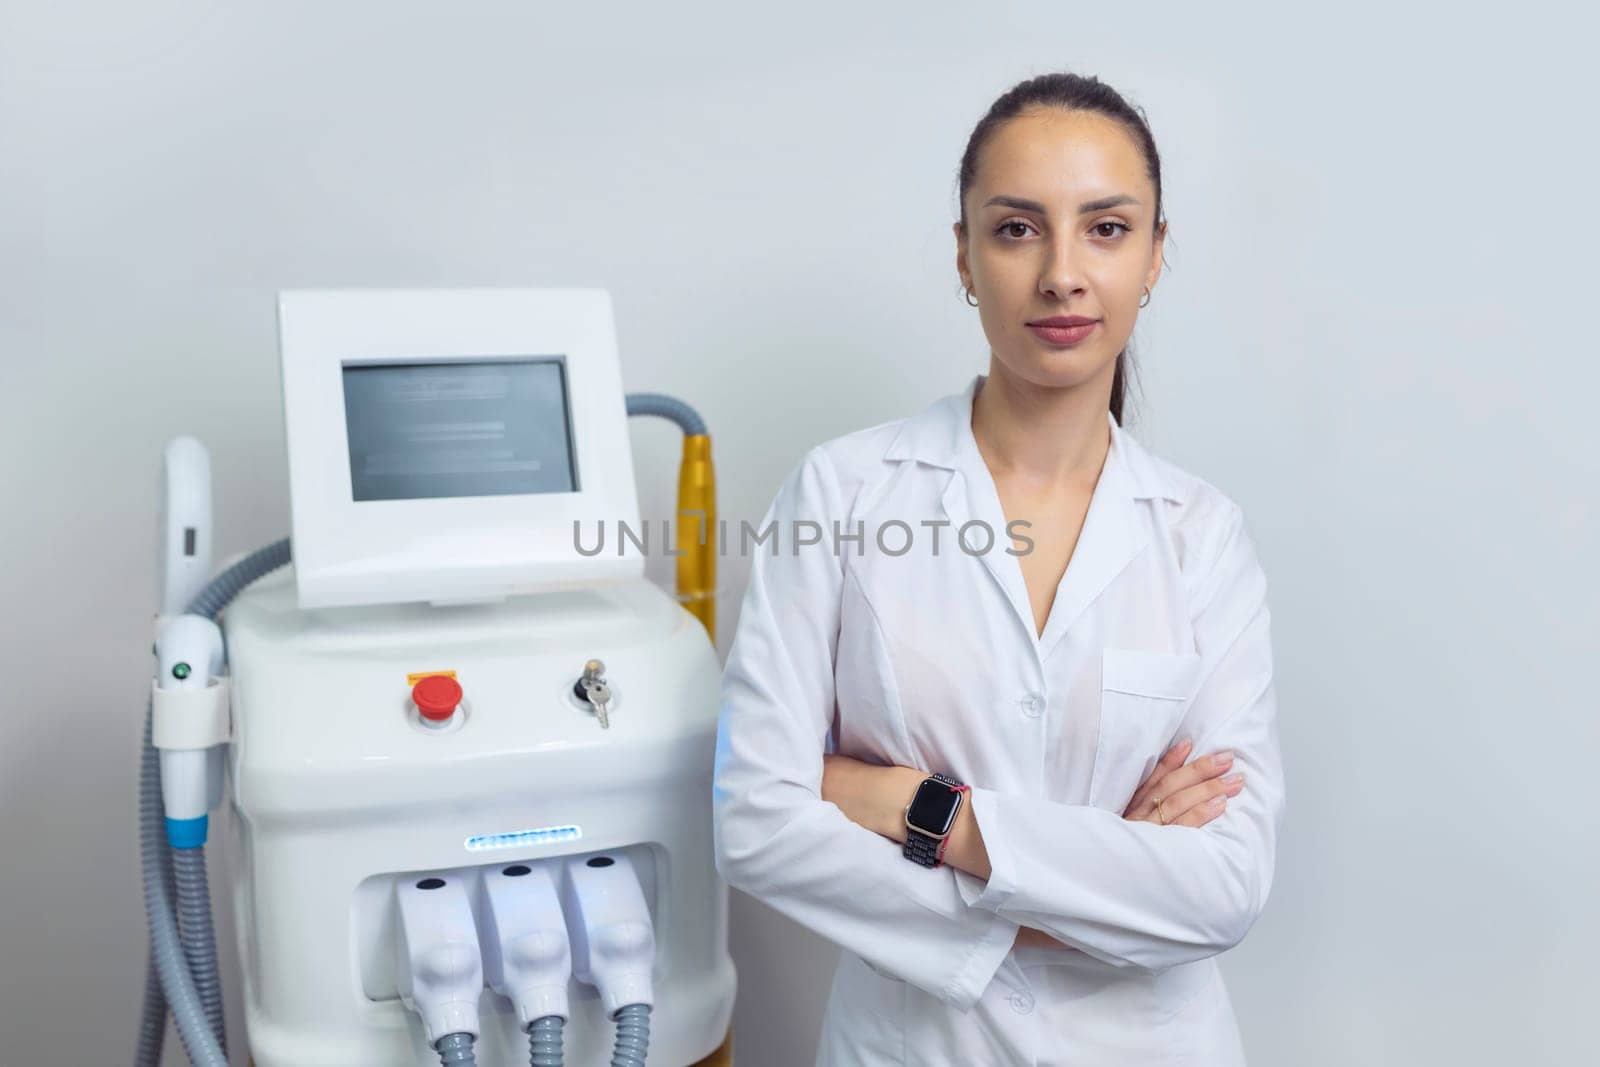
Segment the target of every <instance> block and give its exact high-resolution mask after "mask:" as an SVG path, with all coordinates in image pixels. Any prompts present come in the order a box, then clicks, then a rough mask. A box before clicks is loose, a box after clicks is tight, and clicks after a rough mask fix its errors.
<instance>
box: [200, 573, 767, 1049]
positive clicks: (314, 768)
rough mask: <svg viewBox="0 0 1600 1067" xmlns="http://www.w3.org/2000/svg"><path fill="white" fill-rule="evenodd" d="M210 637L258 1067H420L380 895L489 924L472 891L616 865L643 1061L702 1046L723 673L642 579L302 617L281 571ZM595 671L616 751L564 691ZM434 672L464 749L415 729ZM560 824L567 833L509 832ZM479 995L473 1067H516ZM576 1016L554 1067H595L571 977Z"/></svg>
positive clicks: (716, 936) (671, 606) (595, 1041)
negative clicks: (527, 875) (448, 893)
mask: <svg viewBox="0 0 1600 1067" xmlns="http://www.w3.org/2000/svg"><path fill="white" fill-rule="evenodd" d="M225 622H226V633H227V639H228V646H229V652H230V656H231V659H232V665H233V693H234V738H233V744H232V762H231V765H230V770H231V772H232V790H233V793H232V796H233V810H232V812H231V818H229V819H228V820H227V823H228V830H227V839H228V841H229V851H230V863H231V866H232V868H233V885H234V913H235V919H236V930H237V937H238V940H239V955H240V959H241V961H242V964H243V968H242V969H243V973H244V1006H245V1015H246V1019H245V1021H246V1029H247V1032H248V1035H249V1041H250V1048H251V1052H252V1055H253V1056H254V1059H255V1063H256V1067H291V1065H293V1067H303V1065H306V1064H335V1063H337V1064H341V1065H347V1067H380V1065H381V1067H393V1065H395V1064H413V1063H414V1064H418V1065H429V1064H436V1063H437V1062H438V1059H437V1054H436V1053H432V1052H429V1051H427V1047H426V1044H425V1041H424V1034H423V1030H422V1023H421V1021H420V1020H419V1019H418V1017H417V1015H416V1014H415V1013H414V1012H412V1011H409V1010H407V1009H406V1008H405V1006H404V1004H403V1003H402V1000H401V997H400V994H399V990H398V987H397V983H396V976H397V973H398V967H397V964H398V961H397V960H396V958H395V953H396V949H395V944H396V940H397V929H396V924H397V923H398V921H399V918H398V915H397V913H396V905H395V895H394V884H395V880H396V879H397V878H402V877H404V878H421V877H426V876H427V875H429V874H432V873H444V872H455V873H456V874H458V875H462V874H464V876H465V877H466V878H468V879H469V885H468V887H467V894H468V897H469V899H470V900H471V901H472V902H473V906H474V908H481V907H482V900H481V897H482V885H481V883H480V882H476V881H472V879H474V878H481V872H482V871H484V870H492V869H494V868H496V867H503V866H504V865H508V864H513V863H519V862H526V863H534V862H539V861H548V860H553V859H558V858H560V857H565V856H585V855H589V854H592V853H599V852H612V853H615V852H618V851H620V852H622V853H624V854H626V855H628V856H629V857H630V859H631V860H632V862H633V866H634V868H635V869H636V870H637V871H638V872H639V875H640V880H641V883H642V888H643V890H644V893H645V896H646V899H647V901H648V904H649V907H650V914H651V920H652V923H653V925H654V928H655V939H656V951H657V954H656V960H655V966H654V972H653V975H652V981H651V985H652V987H653V996H654V1001H655V1004H654V1008H653V1010H652V1012H651V1034H650V1062H651V1063H652V1064H661V1065H663V1067H667V1065H677V1067H681V1065H684V1064H690V1063H693V1062H695V1061H696V1060H698V1059H700V1058H702V1057H704V1056H706V1055H708V1054H710V1053H711V1052H712V1051H713V1050H715V1049H716V1048H717V1047H718V1045H719V1044H720V1043H721V1042H722V1040H723V1038H724V1037H725V1035H726V1033H727V1029H728V1026H729V1024H730V1022H731V1018H732V1012H733V1000H734V990H735V978H734V970H733V963H732V960H731V958H730V957H729V955H728V950H727V888H726V886H725V884H724V883H723V882H722V880H721V879H720V877H718V875H717V872H716V868H715V861H714V857H713V851H712V838H711V775H712V761H713V758H714V751H715V745H716V715H715V709H716V706H717V699H718V678H719V669H718V664H717V659H716V654H715V651H714V650H713V648H712V645H711V642H710V639H709V637H708V635H707V634H706V631H705V628H704V627H703V626H702V625H701V624H700V623H699V621H698V620H696V619H695V618H694V617H693V616H692V615H690V614H689V613H688V612H686V611H685V610H684V609H683V608H682V606H681V605H679V604H678V603H677V602H676V601H675V600H674V599H673V598H672V597H671V595H669V594H668V593H667V592H666V591H664V590H662V589H660V588H659V587H657V586H656V585H654V584H653V583H651V582H648V581H638V582H629V583H623V584H617V585H608V586H604V587H599V588H595V589H589V590H573V591H566V592H557V593H548V594H542V595H539V596H528V597H516V598H512V599H510V600H507V601H505V602H504V603H501V604H490V605H474V606H461V607H431V606H427V605H421V604H408V605H392V606H385V607H376V608H370V607H369V608H337V609H325V610H321V611H304V610H302V609H301V608H299V606H298V605H297V604H296V602H295V592H294V584H293V580H292V577H291V575H290V574H289V573H287V572H285V571H280V572H278V573H277V574H274V575H271V576H268V577H267V578H264V579H262V580H261V581H259V582H257V583H256V584H255V585H254V586H252V587H251V588H249V589H247V590H245V591H244V592H243V593H242V594H240V596H239V598H238V599H237V600H236V601H235V602H234V603H233V605H232V606H230V607H229V609H228V611H227V614H226V618H225ZM597 657H598V658H601V659H603V660H604V662H605V666H606V675H607V677H608V679H609V680H610V682H611V684H612V685H613V686H614V688H615V690H616V693H617V698H616V700H615V701H614V710H613V711H612V712H611V715H610V728H609V729H601V728H600V726H599V724H598V723H597V721H596V719H595V716H594V714H593V712H592V711H590V710H587V709H585V708H583V707H582V706H581V705H580V703H579V702H578V701H577V700H576V698H575V696H574V695H573V693H572V686H573V683H574V681H575V680H576V678H577V677H578V675H579V674H580V673H581V671H582V669H583V666H584V663H585V662H586V661H587V660H589V659H591V658H597ZM434 670H453V671H455V672H456V678H457V680H458V681H459V682H460V684H461V686H462V690H463V701H462V710H463V712H464V721H463V722H462V725H461V727H460V728H459V729H453V730H448V731H439V730H430V729H428V728H426V727H424V726H423V725H422V724H421V722H420V721H418V716H417V713H416V710H415V709H414V708H413V707H412V706H411V702H410V688H409V686H408V684H407V676H408V675H409V674H411V673H413V672H422V671H434ZM563 827H568V828H573V830H575V831H576V833H577V834H578V835H579V836H575V837H574V836H572V833H573V830H568V831H565V832H551V833H549V834H547V835H528V834H526V832H527V831H535V830H540V829H547V828H563ZM518 834H524V835H525V836H524V837H520V838H519V837H518V836H517V835H518ZM497 835H499V838H498V841H497ZM469 842H472V843H473V844H472V845H471V847H469ZM499 842H504V847H495V846H496V844H497V843H499ZM518 842H525V843H520V844H519V843H518ZM479 925H480V928H481V927H482V925H483V923H482V916H481V915H480V916H479ZM481 996H482V1000H481V1002H480V1016H481V1020H482V1034H481V1036H480V1037H479V1040H478V1048H477V1053H478V1055H477V1059H478V1062H479V1063H480V1064H485V1065H489V1064H517V1063H526V1062H527V1039H526V1037H525V1036H524V1035H523V1034H522V1033H521V1032H520V1023H519V1020H518V1018H517V1014H516V1010H515V1008H514V1007H513V1005H512V1004H511V1002H510V1001H509V1000H507V999H506V998H505V997H503V996H501V995H500V994H498V993H495V992H492V991H491V990H489V989H487V988H485V989H484V990H483V992H482V994H481ZM568 1000H569V1003H570V1019H569V1021H568V1023H567V1027H566V1034H565V1042H564V1043H565V1046H566V1051H567V1059H566V1062H567V1063H569V1064H573V1065H582V1064H600V1063H606V1062H609V1055H610V1042H611V1041H612V1040H613V1036H614V1033H615V1024H614V1023H612V1022H611V1021H610V1020H608V1019H607V1018H606V1013H605V1011H604V1009H603V1006H602V1003H601V1001H600V1000H599V998H598V995H597V993H596V992H595V990H594V989H592V988H590V987H589V986H586V985H583V984H582V983H580V982H579V981H578V980H577V979H576V978H574V979H573V980H572V981H571V983H570V985H569V987H568Z"/></svg>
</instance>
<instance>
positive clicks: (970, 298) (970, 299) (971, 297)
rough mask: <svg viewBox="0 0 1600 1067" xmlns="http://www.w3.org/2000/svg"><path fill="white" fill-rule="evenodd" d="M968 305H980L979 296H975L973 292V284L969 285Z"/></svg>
mask: <svg viewBox="0 0 1600 1067" xmlns="http://www.w3.org/2000/svg"><path fill="white" fill-rule="evenodd" d="M967 306H968V307H977V306H978V298H977V296H975V295H974V294H973V292H972V286H970V285H969V286H967Z"/></svg>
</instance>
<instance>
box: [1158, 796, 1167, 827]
mask: <svg viewBox="0 0 1600 1067" xmlns="http://www.w3.org/2000/svg"><path fill="white" fill-rule="evenodd" d="M1164 799H1165V798H1164V797H1156V818H1157V819H1159V820H1161V825H1162V826H1165V825H1167V813H1166V812H1165V811H1163V810H1161V801H1162V800H1164Z"/></svg>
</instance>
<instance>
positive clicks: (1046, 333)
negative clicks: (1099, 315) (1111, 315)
mask: <svg viewBox="0 0 1600 1067" xmlns="http://www.w3.org/2000/svg"><path fill="white" fill-rule="evenodd" d="M1099 324H1100V322H1099V320H1098V319H1086V318H1084V317H1083V316H1082V315H1062V316H1055V317H1053V318H1048V319H1039V320H1038V321H1036V322H1030V323H1028V329H1030V330H1032V331H1033V333H1034V336H1035V337H1038V338H1039V339H1040V340H1042V341H1044V342H1045V343H1046V344H1050V345H1054V346H1056V347H1058V348H1064V347H1069V346H1071V345H1075V344H1078V343H1080V342H1081V341H1083V339H1084V338H1086V337H1088V336H1089V335H1090V334H1091V333H1093V332H1094V329H1095V327H1096V326H1098V325H1099Z"/></svg>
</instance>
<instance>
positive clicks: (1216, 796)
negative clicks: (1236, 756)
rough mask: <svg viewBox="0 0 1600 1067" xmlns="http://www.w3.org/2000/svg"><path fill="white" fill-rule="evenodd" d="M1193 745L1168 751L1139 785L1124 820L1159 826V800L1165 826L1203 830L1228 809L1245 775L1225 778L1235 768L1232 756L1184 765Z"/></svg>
mask: <svg viewBox="0 0 1600 1067" xmlns="http://www.w3.org/2000/svg"><path fill="white" fill-rule="evenodd" d="M1190 746H1191V742H1190V741H1189V740H1188V739H1187V738H1185V739H1184V740H1182V741H1180V742H1178V743H1177V744H1176V745H1173V746H1172V747H1171V748H1169V749H1167V753H1166V755H1164V756H1162V757H1161V759H1160V760H1159V761H1158V762H1157V763H1156V765H1155V767H1154V769H1152V770H1151V771H1150V776H1149V777H1148V778H1146V779H1145V780H1144V781H1143V782H1141V783H1140V784H1139V788H1138V789H1136V790H1135V791H1134V794H1133V799H1132V800H1130V801H1129V802H1128V807H1127V809H1126V810H1125V811H1123V813H1122V817H1123V818H1124V819H1127V820H1129V821H1131V822H1153V823H1159V822H1161V821H1162V819H1161V817H1160V816H1158V815H1157V813H1156V798H1157V797H1160V798H1161V814H1162V815H1165V816H1166V825H1168V826H1172V825H1178V826H1204V825H1205V824H1206V823H1208V822H1210V821H1211V820H1212V819H1215V818H1216V817H1217V816H1218V815H1221V814H1222V813H1223V811H1225V810H1226V809H1227V807H1228V798H1229V797H1232V796H1238V795H1239V791H1240V790H1242V789H1243V788H1244V773H1243V772H1240V773H1238V774H1229V775H1227V776H1226V777H1223V775H1224V774H1225V773H1226V772H1227V770H1228V768H1229V767H1230V766H1232V765H1233V753H1231V752H1215V753H1212V754H1211V755H1209V756H1204V757H1202V758H1200V759H1197V760H1195V761H1194V762H1193V763H1189V764H1185V763H1184V762H1183V759H1184V757H1185V756H1187V755H1188V754H1189V748H1190Z"/></svg>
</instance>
